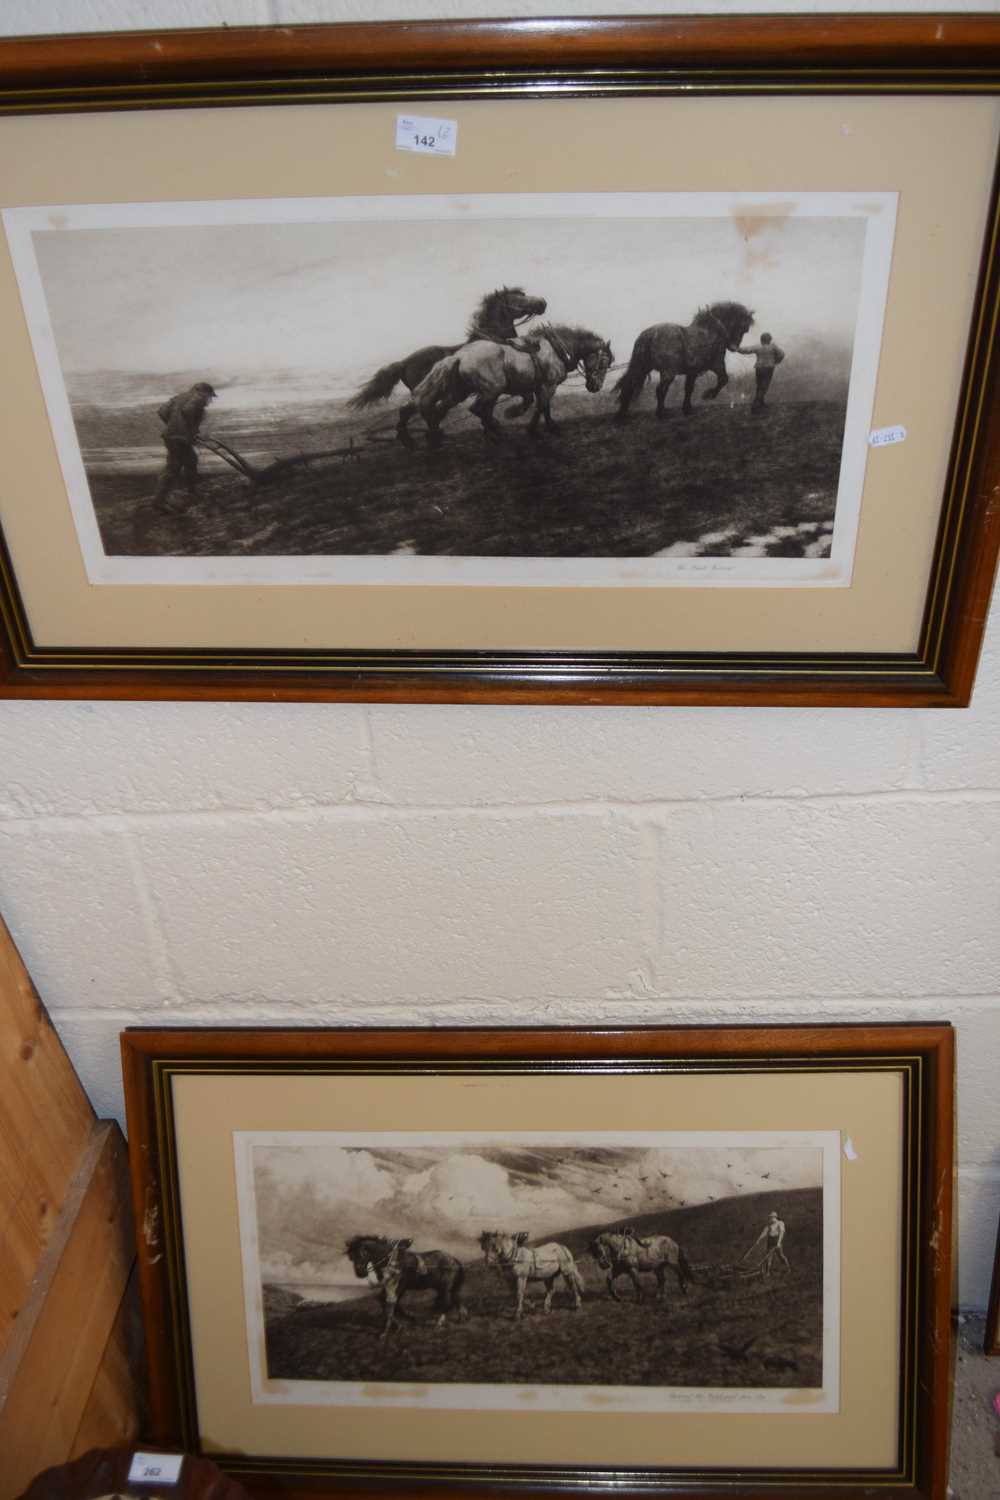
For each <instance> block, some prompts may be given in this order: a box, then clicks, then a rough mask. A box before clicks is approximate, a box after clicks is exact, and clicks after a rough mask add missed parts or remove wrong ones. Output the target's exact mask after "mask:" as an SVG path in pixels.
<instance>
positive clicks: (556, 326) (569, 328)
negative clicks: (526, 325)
mask: <svg viewBox="0 0 1000 1500" xmlns="http://www.w3.org/2000/svg"><path fill="white" fill-rule="evenodd" d="M547 333H554V334H555V336H556V338H557V339H562V340H563V341H565V340H566V339H573V340H574V342H575V341H576V340H577V339H582V340H583V342H584V343H589V342H590V341H591V340H592V341H593V342H594V343H595V344H603V343H604V340H603V339H602V338H601V336H600V334H598V333H594V331H593V329H591V328H580V327H579V326H578V325H577V324H576V323H536V324H535V326H534V328H532V330H531V337H532V338H533V339H543V338H544V337H545V335H546V334H547Z"/></svg>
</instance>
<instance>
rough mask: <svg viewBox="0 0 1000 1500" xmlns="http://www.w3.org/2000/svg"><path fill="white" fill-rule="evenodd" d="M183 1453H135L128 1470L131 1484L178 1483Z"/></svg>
mask: <svg viewBox="0 0 1000 1500" xmlns="http://www.w3.org/2000/svg"><path fill="white" fill-rule="evenodd" d="M183 1462H184V1455H183V1453H135V1454H133V1456H132V1466H131V1468H130V1469H129V1471H128V1482H129V1484H176V1483H177V1481H178V1480H179V1479H180V1477H181V1464H182V1463H183Z"/></svg>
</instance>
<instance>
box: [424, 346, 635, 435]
mask: <svg viewBox="0 0 1000 1500" xmlns="http://www.w3.org/2000/svg"><path fill="white" fill-rule="evenodd" d="M532 338H533V339H537V341H538V351H537V353H536V354H534V355H532V354H531V353H529V352H527V351H526V350H520V349H513V348H511V347H510V345H509V344H497V343H491V342H488V341H486V340H482V339H481V340H477V341H475V342H474V343H471V344H466V345H465V346H464V347H463V348H461V349H459V350H458V352H457V353H455V354H451V355H449V356H448V357H447V358H445V359H441V360H439V361H438V362H437V364H436V365H434V367H433V368H432V369H431V370H430V371H429V372H428V374H427V375H426V376H425V377H424V379H423V380H422V381H421V382H420V384H419V385H418V386H417V388H416V389H415V391H414V392H413V400H412V401H411V402H410V403H409V405H407V406H404V407H401V408H400V413H399V424H398V427H397V429H396V436H397V437H398V438H399V440H400V442H401V443H405V444H406V446H407V447H408V448H412V447H413V439H412V437H411V436H410V434H409V432H408V430H407V426H408V423H409V421H410V418H411V417H413V416H415V415H416V414H417V413H418V412H419V414H420V416H421V417H423V419H424V421H425V422H426V424H427V442H428V444H429V445H430V446H431V447H436V446H437V445H438V444H439V443H440V442H441V431H440V428H441V423H442V421H443V420H444V418H445V416H446V415H447V414H448V412H449V411H451V409H452V407H454V406H457V405H458V403H459V402H460V401H464V400H466V398H467V397H469V396H473V395H474V396H475V398H476V399H475V401H473V403H472V405H471V407H470V408H469V410H470V411H471V412H473V413H474V414H475V415H476V416H477V417H478V418H479V420H480V422H482V424H483V436H484V437H486V438H490V439H493V440H499V439H500V438H501V437H502V436H503V434H502V431H501V428H500V427H499V425H498V423H497V421H496V418H495V417H494V415H493V409H494V407H495V406H496V404H497V401H498V400H499V399H500V397H501V396H503V395H512V396H520V397H521V404H520V409H519V410H516V411H514V412H513V413H512V415H515V416H520V415H521V414H522V413H523V412H524V411H527V409H528V407H529V406H530V405H531V404H532V402H534V403H535V412H534V415H533V416H532V418H531V421H530V422H529V424H528V431H529V432H530V433H531V435H532V436H534V435H535V434H536V432H537V431H538V424H539V421H540V420H541V419H542V418H544V419H545V425H546V428H548V429H553V428H554V427H555V423H554V422H553V420H552V414H551V411H550V407H551V404H552V396H553V394H554V392H555V390H556V388H557V387H558V386H560V385H561V384H562V383H563V381H564V380H565V379H566V377H567V375H569V374H570V372H571V371H573V370H576V369H582V371H583V376H584V383H585V385H586V387H587V390H588V391H591V392H597V391H599V390H600V389H601V387H602V386H603V385H604V377H605V376H606V375H607V372H608V370H609V369H610V368H611V365H612V363H613V361H614V355H613V354H612V352H611V345H610V344H609V343H608V341H607V339H603V338H601V336H600V334H598V333H591V332H590V330H589V329H587V328H570V327H568V326H567V325H566V324H563V323H556V324H548V323H546V324H543V325H542V326H541V327H540V328H535V329H533V330H532Z"/></svg>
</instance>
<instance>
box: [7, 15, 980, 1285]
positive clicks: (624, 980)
mask: <svg viewBox="0 0 1000 1500" xmlns="http://www.w3.org/2000/svg"><path fill="white" fill-rule="evenodd" d="M713 8H718V7H704V6H697V5H683V6H681V5H676V6H673V7H671V6H665V5H659V6H657V5H655V4H653V3H650V0H641V3H638V4H622V3H619V4H614V3H612V0H592V3H588V0H574V3H559V0H542V3H523V0H522V3H512V0H506V3H505V4H498V3H497V0H464V3H463V0H451V3H449V0H390V3H385V4H379V3H377V0H326V3H321V0H314V3H306V0H191V3H188V0H5V4H4V6H3V8H2V10H0V32H3V33H8V34H19V33H30V32H43V31H45V32H53V31H80V30H110V29H116V28H117V29H138V28H142V27H154V28H155V27H164V26H168V25H171V26H180V25H211V24H220V23H223V22H228V23H229V24H252V23H268V22H275V21H288V22H294V21H309V20H319V19H326V20H344V19H360V18H364V19H374V18H379V19H388V18H390V17H394V18H400V17H407V18H415V17H419V16H433V15H453V16H461V15H492V14H496V13H497V12H498V11H502V12H503V13H505V14H508V15H527V14H539V15H540V14H550V15H552V14H559V13H564V14H565V13H571V12H576V13H588V12H589V13H595V14H600V13H603V14H607V13H609V12H612V11H618V12H622V13H625V12H628V11H636V12H638V11H642V12H647V13H648V12H651V11H655V10H664V11H666V10H669V9H675V10H681V9H684V10H687V11H691V10H697V9H713ZM726 8H727V9H730V10H732V9H740V10H762V9H770V10H794V9H799V8H801V7H800V6H799V5H796V4H783V3H775V0H772V3H771V4H770V5H762V4H760V0H747V3H743V0H740V3H738V4H730V5H728V6H727V7H726ZM811 8H812V9H814V10H818V9H829V10H832V9H836V10H845V9H856V10H861V9H875V8H877V9H880V10H931V9H948V8H950V9H955V10H958V9H962V10H974V9H975V10H995V9H996V8H997V7H996V4H995V3H994V0H977V3H970V0H962V3H961V4H955V5H951V6H947V5H944V4H941V3H940V0H939V3H937V4H934V3H930V4H919V5H914V4H909V5H900V4H889V3H886V0H883V3H881V4H880V5H878V6H877V7H876V6H871V5H867V6H866V5H857V4H855V5H850V4H845V3H844V0H836V3H834V4H824V5H819V6H816V5H814V6H813V7H811ZM998 850H1000V606H998V605H996V604H995V605H994V608H993V612H992V616H991V619H990V623H989V632H988V639H987V651H986V657H985V660H984V662H983V665H982V668H981V671H980V677H979V684H978V687H977V691H976V696H975V701H974V706H973V708H972V709H971V710H969V711H966V712H942V713H931V712H906V711H892V712H851V711H834V710H829V711H810V712H805V711H801V712H800V711H787V712H785V711H781V710H766V709H758V710H722V709H719V710H685V709H664V710H657V709H601V710H594V709H555V708H548V709H547V708H496V709H492V708H458V707H454V708H453V707H439V708H415V707H398V708H397V707H381V706H379V707H370V708H369V707H362V706H357V707H356V706H322V707H313V706H305V705H302V706H299V705H285V706H270V705H264V704H260V705H249V706H230V705H225V704H217V705H213V704H108V705H104V704H68V703H67V704H46V703H30V704H29V703H11V702H7V703H2V704H0V910H2V911H3V912H4V913H5V915H6V917H7V920H8V922H9V924H10V926H11V928H12V931H13V933H14V936H15V938H16V940H17V941H18V943H19V945H20V946H21V949H22V951H23V953H24V956H25V959H26V960H27V962H28V965H29V967H30V968H31V970H32V973H33V974H34V977H35V980H36V983H37V984H38V986H39V988H40V990H41V992H42V994H43V996H44V997H45V999H46V1001H47V1002H48V1004H49V1006H50V1009H51V1011H52V1014H53V1016H54V1019H55V1021H56V1023H57V1025H58V1027H59V1029H60V1032H61V1033H62V1035H63V1037H64V1039H65V1041H66V1043H67V1045H68V1047H69V1049H70V1052H71V1055H72V1056H73V1059H74V1061H75V1063H76V1065H77V1067H78V1069H79V1070H80V1073H81V1076H82V1077H83V1080H84V1083H85V1085H86V1087H87V1089H88V1090H89V1092H90V1094H91V1097H92V1098H93V1100H94V1103H95V1105H96V1107H97V1109H98V1110H99V1111H100V1112H101V1113H108V1114H114V1113H117V1112H119V1111H120V1108H121V1096H120V1086H119V1076H118V1055H117V1042H116V1037H117V1032H118V1030H119V1029H120V1027H122V1026H123V1025H126V1024H129V1023H132V1022H146V1023H149V1022H158V1021H163V1022H166V1023H188V1022H190V1023H200V1022H210V1021H211V1022H223V1023H227V1024H237V1023H252V1022H259V1021H266V1022H272V1023H274V1022H277V1023H282V1024H290V1025H294V1024H298V1023H302V1024H306V1023H311V1024H316V1023H320V1024H323V1023H331V1024H345V1023H356V1024H364V1023H376V1022H390V1023H396V1024H410V1023H413V1024H431V1023H438V1024H448V1023H459V1022H464V1023H472V1024H476V1023H481V1024H491V1023H505V1024H512V1023H518V1022H541V1021H549V1022H564V1023H576V1022H581V1023H585V1022H590V1021H611V1020H614V1021H621V1022H649V1021H662V1022H670V1021H679V1022H690V1021H709V1022H712V1021H733V1020H735V1021H800V1020H801V1021H823V1020H829V1021H837V1020H884V1021H890V1020H904V1019H941V1018H945V1019H951V1020H953V1021H954V1022H955V1023H956V1025H957V1026H958V1029H959V1068H960V1084H959V1128H960V1287H959V1296H960V1299H961V1301H962V1302H964V1303H966V1304H968V1305H982V1304H983V1303H984V1302H985V1299H986V1295H987V1291H988V1284H989V1271H990V1264H991V1260H992V1253H993V1243H994V1237H995V1234H996V1226H997V1217H998V1213H1000V1088H998V1081H1000V856H998Z"/></svg>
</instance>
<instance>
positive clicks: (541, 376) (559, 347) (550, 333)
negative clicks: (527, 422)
mask: <svg viewBox="0 0 1000 1500" xmlns="http://www.w3.org/2000/svg"><path fill="white" fill-rule="evenodd" d="M470 332H471V334H472V336H473V338H475V339H482V340H484V341H485V342H486V343H488V344H499V345H500V346H501V347H502V348H506V349H513V350H514V352H515V354H527V355H529V356H530V358H531V363H532V364H533V366H534V368H535V388H536V390H537V389H539V388H540V387H541V386H543V385H544V384H545V371H544V370H543V369H542V363H541V360H540V359H539V358H538V343H537V340H535V341H531V340H529V339H526V338H525V337H524V336H523V335H521V336H515V337H514V338H510V339H502V338H500V337H499V335H498V334H495V333H491V332H490V331H489V330H487V329H485V328H472V329H471V330H470ZM542 337H543V338H544V339H545V340H546V342H547V343H549V344H551V346H552V348H553V349H554V350H555V353H556V355H557V356H558V358H559V359H561V360H562V362H563V363H564V364H565V366H566V374H567V375H568V374H569V373H570V371H571V370H575V369H576V367H577V365H578V364H579V363H580V360H579V356H578V357H577V358H576V359H574V358H573V356H572V355H571V354H570V352H569V350H568V349H567V348H566V345H565V344H564V343H563V341H562V339H561V338H560V337H559V335H558V334H557V333H556V332H555V330H554V329H551V328H547V329H546V331H545V333H544V334H543V335H542Z"/></svg>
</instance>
